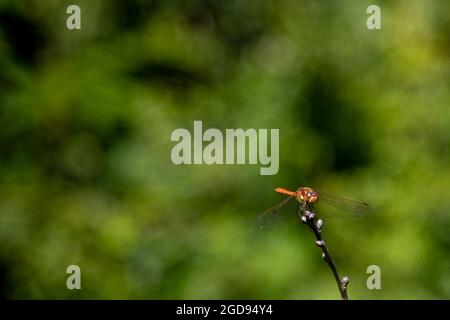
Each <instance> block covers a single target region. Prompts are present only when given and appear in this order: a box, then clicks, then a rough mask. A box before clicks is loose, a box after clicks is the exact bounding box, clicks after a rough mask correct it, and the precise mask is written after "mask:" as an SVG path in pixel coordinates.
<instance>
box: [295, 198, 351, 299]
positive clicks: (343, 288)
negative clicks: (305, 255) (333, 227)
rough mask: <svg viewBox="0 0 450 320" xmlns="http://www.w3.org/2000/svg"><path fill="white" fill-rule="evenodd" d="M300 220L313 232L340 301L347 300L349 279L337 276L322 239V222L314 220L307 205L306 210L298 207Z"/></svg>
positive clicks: (311, 210)
mask: <svg viewBox="0 0 450 320" xmlns="http://www.w3.org/2000/svg"><path fill="white" fill-rule="evenodd" d="M298 214H299V216H300V219H301V220H302V222H303V223H304V224H306V225H307V226H308V227H310V228H311V230H312V231H313V232H314V235H315V236H316V239H317V240H316V245H317V246H318V247H319V248H321V249H322V252H323V253H322V258H323V259H324V260H325V262H326V263H327V264H328V266H329V267H330V269H331V271H332V272H333V275H334V278H335V279H336V283H337V285H338V287H339V292H340V293H341V298H342V300H348V295H347V286H348V283H349V281H350V279H349V278H348V277H347V276H345V277H343V278H341V277H340V276H339V273H338V271H337V269H336V265H335V264H334V262H333V259H332V258H331V255H330V252H329V251H328V247H327V245H326V244H325V241H324V240H323V237H322V226H323V220H321V219H319V220H317V219H316V215H315V213H314V212H313V208H312V206H310V205H308V207H307V208H305V207H300V210H299V212H298Z"/></svg>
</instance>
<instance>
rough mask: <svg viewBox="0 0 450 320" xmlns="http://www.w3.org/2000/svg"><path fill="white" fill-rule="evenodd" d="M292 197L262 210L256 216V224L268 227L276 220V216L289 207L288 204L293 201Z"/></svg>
mask: <svg viewBox="0 0 450 320" xmlns="http://www.w3.org/2000/svg"><path fill="white" fill-rule="evenodd" d="M292 199H293V197H292V196H290V197H287V198H286V199H284V200H283V201H282V202H280V203H279V204H277V205H276V206H274V207H272V208H270V209H269V210H266V211H264V212H263V213H261V214H260V215H259V217H258V225H259V227H260V228H269V227H270V226H272V225H273V223H274V222H275V221H276V220H277V218H278V217H279V216H280V215H281V214H282V213H283V212H285V211H287V210H288V208H289V207H290V206H289V205H288V204H290V203H293V201H292Z"/></svg>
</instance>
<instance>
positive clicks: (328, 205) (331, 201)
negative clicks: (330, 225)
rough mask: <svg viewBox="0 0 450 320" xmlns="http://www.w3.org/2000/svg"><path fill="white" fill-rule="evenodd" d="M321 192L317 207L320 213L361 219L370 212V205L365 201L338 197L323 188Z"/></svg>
mask: <svg viewBox="0 0 450 320" xmlns="http://www.w3.org/2000/svg"><path fill="white" fill-rule="evenodd" d="M317 192H318V193H319V201H318V202H317V205H315V207H316V208H317V210H318V214H319V215H321V216H326V217H328V218H333V219H334V218H336V219H361V218H363V217H364V216H365V215H366V213H367V212H368V209H369V205H368V204H367V203H365V202H361V201H357V200H352V199H348V198H343V197H338V196H335V195H332V194H330V193H327V192H325V191H322V190H320V191H319V190H317Z"/></svg>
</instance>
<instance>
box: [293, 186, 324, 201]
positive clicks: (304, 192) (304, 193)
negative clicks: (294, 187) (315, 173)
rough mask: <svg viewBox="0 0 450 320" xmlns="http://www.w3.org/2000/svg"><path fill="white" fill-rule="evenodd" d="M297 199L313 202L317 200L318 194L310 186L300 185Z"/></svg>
mask: <svg viewBox="0 0 450 320" xmlns="http://www.w3.org/2000/svg"><path fill="white" fill-rule="evenodd" d="M297 200H299V201H301V202H306V203H311V204H314V203H316V202H317V201H318V200H319V195H318V194H317V192H315V191H314V190H313V189H311V188H308V187H302V188H300V189H298V191H297Z"/></svg>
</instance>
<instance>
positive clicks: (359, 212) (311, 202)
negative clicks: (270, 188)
mask: <svg viewBox="0 0 450 320" xmlns="http://www.w3.org/2000/svg"><path fill="white" fill-rule="evenodd" d="M275 192H278V193H281V194H285V195H287V196H288V197H287V198H286V199H285V200H284V201H282V202H280V203H279V204H277V205H276V206H274V207H272V208H270V209H269V210H267V211H265V212H263V213H262V214H261V215H260V216H259V221H258V222H259V226H260V227H261V228H267V227H270V226H271V225H272V224H273V223H274V222H275V221H276V220H277V218H278V217H279V216H280V215H281V214H282V213H283V212H284V211H286V210H285V209H287V208H288V207H289V206H288V204H290V203H292V202H293V201H292V200H293V199H295V200H297V202H298V203H299V204H300V208H299V209H300V211H302V212H304V211H307V210H309V211H314V212H315V207H316V205H319V204H320V205H323V206H322V208H321V209H323V210H319V211H323V212H319V214H321V215H323V214H325V212H327V214H328V217H329V218H337V219H341V218H342V219H358V218H362V217H363V216H364V214H365V213H366V212H367V209H368V207H369V205H368V204H367V203H364V202H360V201H356V200H352V199H347V198H342V197H338V196H334V195H332V194H329V193H326V192H324V191H319V190H313V189H312V188H309V187H301V188H298V189H297V191H289V190H286V189H283V188H276V189H275ZM319 200H320V201H319ZM300 211H299V212H300Z"/></svg>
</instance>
